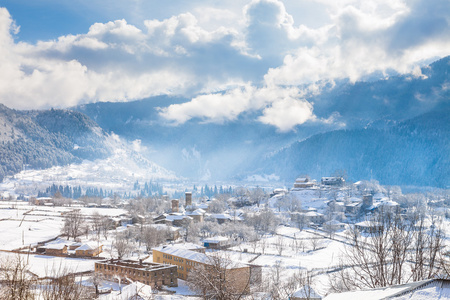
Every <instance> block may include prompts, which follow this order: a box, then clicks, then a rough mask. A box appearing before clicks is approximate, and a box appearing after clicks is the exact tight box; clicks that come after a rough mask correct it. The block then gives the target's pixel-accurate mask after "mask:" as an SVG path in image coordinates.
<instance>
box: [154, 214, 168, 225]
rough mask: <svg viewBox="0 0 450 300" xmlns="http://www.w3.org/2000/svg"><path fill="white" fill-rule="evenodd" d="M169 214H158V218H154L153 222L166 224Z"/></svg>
mask: <svg viewBox="0 0 450 300" xmlns="http://www.w3.org/2000/svg"><path fill="white" fill-rule="evenodd" d="M168 215H169V214H166V213H164V214H161V215H159V216H157V217H156V218H153V223H155V224H165V223H166V218H167V216H168Z"/></svg>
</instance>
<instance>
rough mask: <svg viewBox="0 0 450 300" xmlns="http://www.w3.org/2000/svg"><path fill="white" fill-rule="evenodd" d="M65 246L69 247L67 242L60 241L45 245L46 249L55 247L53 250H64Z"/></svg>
mask: <svg viewBox="0 0 450 300" xmlns="http://www.w3.org/2000/svg"><path fill="white" fill-rule="evenodd" d="M64 247H67V244H63V243H59V244H48V245H46V246H44V248H46V249H53V250H62V249H64Z"/></svg>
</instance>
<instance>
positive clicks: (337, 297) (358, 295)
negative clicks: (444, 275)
mask: <svg viewBox="0 0 450 300" xmlns="http://www.w3.org/2000/svg"><path fill="white" fill-rule="evenodd" d="M391 298H395V299H398V300H406V299H408V300H424V299H433V300H439V299H450V282H449V281H448V280H445V279H429V280H423V281H417V282H412V283H407V284H401V285H394V286H390V287H384V288H377V289H370V290H362V291H353V292H345V293H339V294H330V295H328V296H326V297H325V298H324V300H347V299H364V300H378V299H391Z"/></svg>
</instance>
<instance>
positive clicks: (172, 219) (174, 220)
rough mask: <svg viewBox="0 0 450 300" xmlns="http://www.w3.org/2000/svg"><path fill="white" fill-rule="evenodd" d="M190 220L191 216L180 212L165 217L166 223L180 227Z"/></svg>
mask: <svg viewBox="0 0 450 300" xmlns="http://www.w3.org/2000/svg"><path fill="white" fill-rule="evenodd" d="M192 220H193V218H192V217H190V216H186V215H182V214H180V213H178V214H175V213H172V214H170V215H168V216H167V217H166V225H169V226H170V225H173V226H177V227H182V226H185V225H187V224H189V223H191V222H192Z"/></svg>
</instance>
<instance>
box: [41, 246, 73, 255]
mask: <svg viewBox="0 0 450 300" xmlns="http://www.w3.org/2000/svg"><path fill="white" fill-rule="evenodd" d="M44 248H45V254H47V255H55V256H59V255H67V248H68V247H67V245H66V244H64V243H58V244H48V245H46V246H45V247H44Z"/></svg>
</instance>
